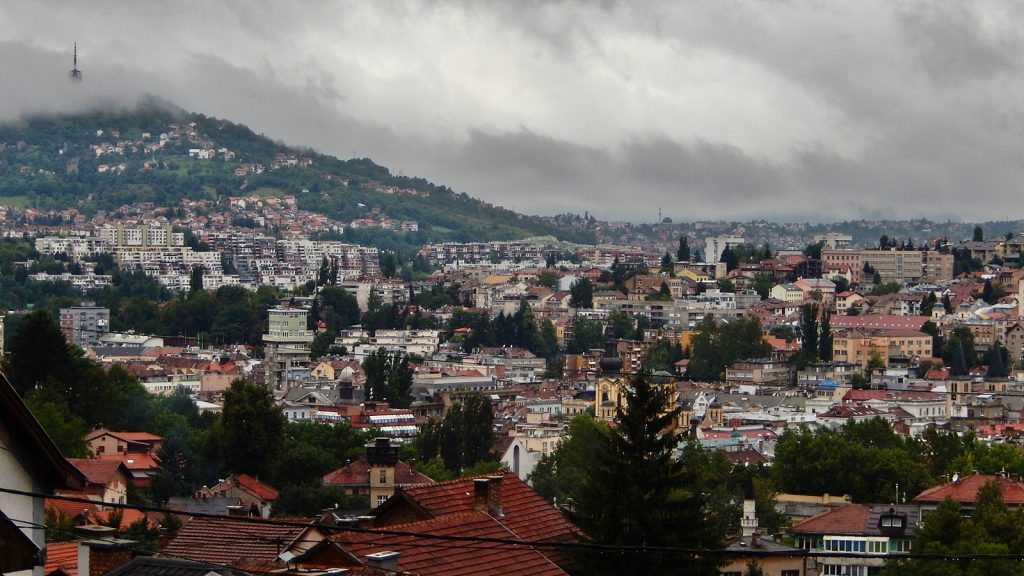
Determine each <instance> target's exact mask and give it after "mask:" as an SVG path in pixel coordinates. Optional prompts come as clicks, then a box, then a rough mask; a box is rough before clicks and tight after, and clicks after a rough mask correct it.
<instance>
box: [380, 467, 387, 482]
mask: <svg viewBox="0 0 1024 576" xmlns="http://www.w3.org/2000/svg"><path fill="white" fill-rule="evenodd" d="M387 481H388V471H387V469H384V470H381V471H380V483H381V484H387Z"/></svg>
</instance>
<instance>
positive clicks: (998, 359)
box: [985, 343, 1007, 378]
mask: <svg viewBox="0 0 1024 576" xmlns="http://www.w3.org/2000/svg"><path fill="white" fill-rule="evenodd" d="M1004 350H1005V349H1004V348H1003V347H1002V346H1000V345H999V344H998V343H996V344H995V345H994V346H992V349H991V350H989V352H988V372H987V373H986V374H985V377H986V378H1006V376H1007V373H1006V362H1005V361H1004V360H1003V354H1004Z"/></svg>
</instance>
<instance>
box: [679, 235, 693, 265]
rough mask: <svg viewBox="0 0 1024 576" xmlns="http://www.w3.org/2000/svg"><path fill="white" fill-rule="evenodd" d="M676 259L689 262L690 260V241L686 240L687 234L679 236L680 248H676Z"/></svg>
mask: <svg viewBox="0 0 1024 576" xmlns="http://www.w3.org/2000/svg"><path fill="white" fill-rule="evenodd" d="M676 261H677V262H689V261H690V243H689V242H688V241H687V240H686V236H680V237H679V249H678V250H676Z"/></svg>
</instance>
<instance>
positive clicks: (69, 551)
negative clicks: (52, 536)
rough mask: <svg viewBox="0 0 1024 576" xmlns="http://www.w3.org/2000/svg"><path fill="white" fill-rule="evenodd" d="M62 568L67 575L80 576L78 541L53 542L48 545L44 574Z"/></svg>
mask: <svg viewBox="0 0 1024 576" xmlns="http://www.w3.org/2000/svg"><path fill="white" fill-rule="evenodd" d="M57 570H60V571H61V572H63V573H64V574H67V576H78V542H51V543H49V544H47V545H46V566H45V567H44V568H43V573H44V574H47V575H49V574H53V573H54V572H56V571H57Z"/></svg>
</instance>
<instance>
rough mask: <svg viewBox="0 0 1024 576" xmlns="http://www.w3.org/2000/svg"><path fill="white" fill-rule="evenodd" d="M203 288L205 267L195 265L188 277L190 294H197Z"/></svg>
mask: <svg viewBox="0 0 1024 576" xmlns="http://www.w3.org/2000/svg"><path fill="white" fill-rule="evenodd" d="M202 289H203V267H202V266H193V267H192V273H191V274H190V275H189V279H188V291H189V294H195V293H197V292H200V291H202Z"/></svg>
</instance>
